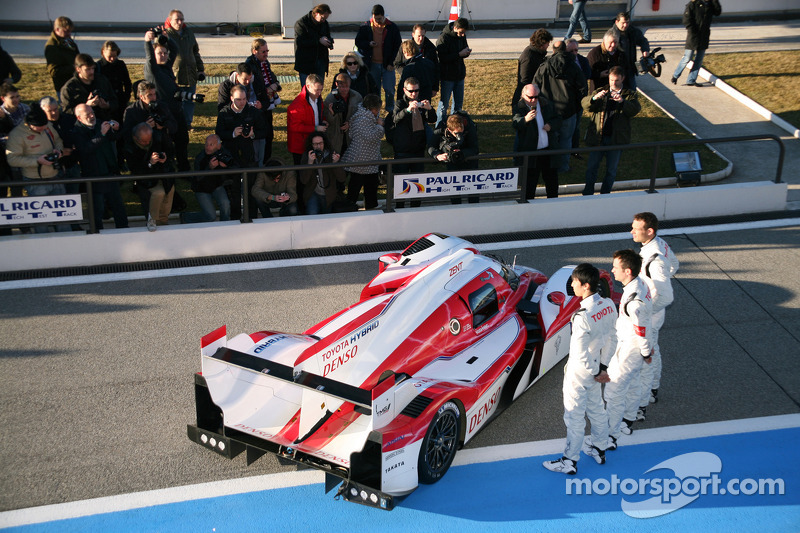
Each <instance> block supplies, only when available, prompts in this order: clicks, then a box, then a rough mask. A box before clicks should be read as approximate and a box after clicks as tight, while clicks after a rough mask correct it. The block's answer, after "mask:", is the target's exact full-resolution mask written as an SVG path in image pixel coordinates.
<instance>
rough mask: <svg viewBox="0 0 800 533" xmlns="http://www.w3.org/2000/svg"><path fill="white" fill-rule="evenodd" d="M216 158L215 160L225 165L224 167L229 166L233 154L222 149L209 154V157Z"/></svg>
mask: <svg viewBox="0 0 800 533" xmlns="http://www.w3.org/2000/svg"><path fill="white" fill-rule="evenodd" d="M214 158H216V159H217V161H219V162H220V163H222V164H223V165H225V166H226V167H229V166H231V164H233V156H232V155H231V154H229V153H227V152H223V151H222V150H217V151H216V152H215V153H214V155H212V156H211V159H214Z"/></svg>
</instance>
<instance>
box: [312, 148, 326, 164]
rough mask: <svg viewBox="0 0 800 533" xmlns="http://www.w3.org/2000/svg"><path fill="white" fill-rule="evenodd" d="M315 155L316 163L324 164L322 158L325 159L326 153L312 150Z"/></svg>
mask: <svg viewBox="0 0 800 533" xmlns="http://www.w3.org/2000/svg"><path fill="white" fill-rule="evenodd" d="M311 151H312V152H313V153H314V162H315V163H322V158H323V157H325V152H323V151H322V150H311Z"/></svg>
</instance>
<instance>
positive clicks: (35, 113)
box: [6, 104, 70, 233]
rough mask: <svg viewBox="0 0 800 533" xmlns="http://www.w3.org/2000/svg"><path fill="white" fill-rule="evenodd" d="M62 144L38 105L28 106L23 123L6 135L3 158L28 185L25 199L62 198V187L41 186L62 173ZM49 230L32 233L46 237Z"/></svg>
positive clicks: (66, 228) (63, 228)
mask: <svg viewBox="0 0 800 533" xmlns="http://www.w3.org/2000/svg"><path fill="white" fill-rule="evenodd" d="M63 148H64V143H63V142H62V141H61V137H60V136H59V135H58V132H57V131H55V130H54V129H53V128H51V127H50V125H49V123H48V121H47V114H46V113H45V112H44V110H43V109H42V108H41V107H39V105H38V104H34V105H32V106H31V110H30V111H28V114H27V115H25V122H23V123H22V124H19V125H18V126H16V127H15V128H14V129H13V130H11V133H9V134H8V140H7V141H6V157H7V159H8V164H9V166H11V167H16V168H19V169H20V171H21V173H22V179H23V180H25V181H30V182H31V183H30V185H26V186H25V190H26V191H28V196H50V195H58V194H66V188H65V187H64V184H63V183H57V184H56V183H41V180H43V179H45V180H46V179H48V178H57V177H60V176H61V175H62V172H63V170H62V169H61V165H60V163H59V158H60V157H61V153H62V150H63ZM48 228H49V226H42V225H38V226H36V228H35V230H34V231H35V232H36V233H47V231H48ZM56 231H70V225H69V224H58V225H57V226H56Z"/></svg>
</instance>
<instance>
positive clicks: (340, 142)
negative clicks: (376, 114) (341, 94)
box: [322, 88, 362, 154]
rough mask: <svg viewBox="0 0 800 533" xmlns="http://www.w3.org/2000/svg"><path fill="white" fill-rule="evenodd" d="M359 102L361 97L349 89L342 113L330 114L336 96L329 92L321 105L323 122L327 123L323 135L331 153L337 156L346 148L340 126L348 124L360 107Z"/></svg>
mask: <svg viewBox="0 0 800 533" xmlns="http://www.w3.org/2000/svg"><path fill="white" fill-rule="evenodd" d="M361 100H362V98H361V95H360V94H358V92H356V91H354V90H353V89H352V88H351V89H350V94H349V95H348V98H347V109H345V111H344V113H331V107H330V106H331V105H333V102H334V101H336V95H334V94H333V92H331V93H329V94H328V96H326V97H325V102H324V103H323V105H322V109H323V111H322V116H323V120H326V121H327V122H328V129H327V130H325V135H326V136H327V137H328V140H330V142H331V146H332V147H333V151H334V152H337V153H338V154H343V153H344V150H345V148H346V146H345V144H344V143H345V141H346V139H345V133H344V132H342V130H341V128H342V124H344V123H345V122H348V121H349V120H350V119H351V118H352V117H353V114H355V112H356V110H357V109H358V108H360V107H361ZM351 126H352V124H351Z"/></svg>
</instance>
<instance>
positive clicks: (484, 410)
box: [469, 386, 503, 433]
mask: <svg viewBox="0 0 800 533" xmlns="http://www.w3.org/2000/svg"><path fill="white" fill-rule="evenodd" d="M502 389H503V387H502V386H501V387H497V390H496V391H494V394H492V396H491V397H490V398H489V399H488V400H487V401H486V402H485V403H484V404H483V405H481V407H480V409H478V412H477V413H475V414H474V415H472V416H471V417H470V418H469V432H470V433H472V432H473V431H475V430H476V429H477V428H478V426H480V425H481V424H482V423H483V421H484V420H486V418H487V417H488V416H489V415H490V414H491V413H492V412H493V411H494V409H495V407H497V402H498V401H499V400H500V391H501V390H502Z"/></svg>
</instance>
